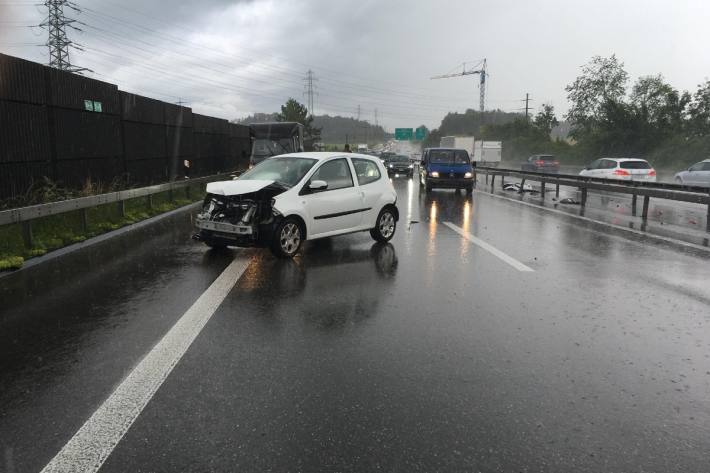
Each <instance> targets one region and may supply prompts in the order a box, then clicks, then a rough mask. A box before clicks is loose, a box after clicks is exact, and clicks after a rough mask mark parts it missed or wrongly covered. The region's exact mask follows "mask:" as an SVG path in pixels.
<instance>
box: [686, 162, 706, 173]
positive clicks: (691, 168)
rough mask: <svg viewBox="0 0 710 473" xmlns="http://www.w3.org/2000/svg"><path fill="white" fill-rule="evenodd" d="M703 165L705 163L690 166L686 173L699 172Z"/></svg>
mask: <svg viewBox="0 0 710 473" xmlns="http://www.w3.org/2000/svg"><path fill="white" fill-rule="evenodd" d="M703 164H705V163H695V164H693V165H692V166H690V168H689V169H688V171H700V170H702V169H703Z"/></svg>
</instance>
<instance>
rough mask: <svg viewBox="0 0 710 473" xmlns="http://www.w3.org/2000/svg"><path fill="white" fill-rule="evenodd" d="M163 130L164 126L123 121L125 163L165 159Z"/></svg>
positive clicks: (164, 131)
mask: <svg viewBox="0 0 710 473" xmlns="http://www.w3.org/2000/svg"><path fill="white" fill-rule="evenodd" d="M165 128H166V127H165V125H153V124H150V123H136V122H126V121H124V122H123V140H124V152H125V158H126V161H134V160H137V159H148V158H163V159H165V157H166V156H167V150H166V148H165V144H166V139H165V133H166V130H165Z"/></svg>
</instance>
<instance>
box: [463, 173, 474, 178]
mask: <svg viewBox="0 0 710 473" xmlns="http://www.w3.org/2000/svg"><path fill="white" fill-rule="evenodd" d="M463 177H465V178H466V179H470V178H472V177H473V173H470V172H467V173H466V174H464V175H463Z"/></svg>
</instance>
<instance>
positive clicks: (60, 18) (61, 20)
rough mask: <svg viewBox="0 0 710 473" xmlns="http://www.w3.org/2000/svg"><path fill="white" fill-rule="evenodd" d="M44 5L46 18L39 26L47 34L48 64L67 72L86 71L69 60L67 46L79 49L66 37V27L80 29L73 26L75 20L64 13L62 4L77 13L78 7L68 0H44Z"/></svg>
mask: <svg viewBox="0 0 710 473" xmlns="http://www.w3.org/2000/svg"><path fill="white" fill-rule="evenodd" d="M44 6H46V7H47V11H48V14H47V19H46V20H45V21H44V22H43V23H41V24H40V25H39V26H41V27H43V28H46V29H47V32H48V34H49V37H48V39H47V43H46V45H47V47H48V48H49V66H50V67H54V68H57V69H60V70H62V71H68V72H77V73H80V72H83V71H87V70H88V69H86V68H85V67H77V66H74V65H72V64H71V62H70V61H69V48H75V49H79V50H80V49H81V48H80V47H78V46H76V45H74V43H73V42H72V41H70V40H69V38H68V37H67V32H66V28H67V27H69V28H73V29H74V30H76V31H81V30H80V29H79V28H77V27H75V26H74V25H73V23H75V22H76V20H74V19H71V18H68V17H66V16H65V15H64V6H67V7H69V8H70V9H72V10H75V11H76V12H77V13H79V12H80V11H81V10H79V8H78V7H76V6H74V5H73V4H70V2H69V1H68V0H45V2H44Z"/></svg>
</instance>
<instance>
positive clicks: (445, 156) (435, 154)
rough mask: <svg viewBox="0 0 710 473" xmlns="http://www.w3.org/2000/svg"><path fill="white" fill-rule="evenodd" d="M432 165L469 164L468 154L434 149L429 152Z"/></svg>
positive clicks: (457, 150) (462, 151) (459, 151)
mask: <svg viewBox="0 0 710 473" xmlns="http://www.w3.org/2000/svg"><path fill="white" fill-rule="evenodd" d="M429 162H431V163H432V164H469V163H470V162H471V161H470V160H469V158H468V153H467V152H466V151H464V150H459V149H456V150H453V149H434V150H431V151H430V152H429Z"/></svg>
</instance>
